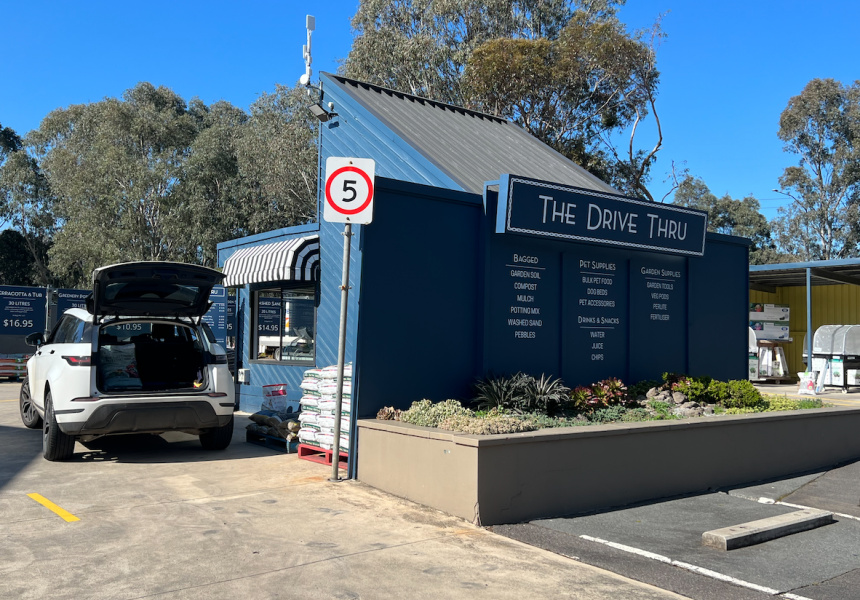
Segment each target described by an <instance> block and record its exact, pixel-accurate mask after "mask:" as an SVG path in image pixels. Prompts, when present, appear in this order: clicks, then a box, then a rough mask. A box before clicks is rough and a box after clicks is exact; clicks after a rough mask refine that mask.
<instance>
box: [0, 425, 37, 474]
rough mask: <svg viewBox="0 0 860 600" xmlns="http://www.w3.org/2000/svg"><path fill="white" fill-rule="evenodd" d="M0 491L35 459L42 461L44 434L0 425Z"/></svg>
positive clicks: (22, 427) (23, 428)
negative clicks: (0, 456) (0, 457)
mask: <svg viewBox="0 0 860 600" xmlns="http://www.w3.org/2000/svg"><path fill="white" fill-rule="evenodd" d="M0 455H2V459H0V490H2V489H3V488H4V487H6V484H8V483H9V482H10V481H11V480H12V479H13V478H14V477H15V476H16V475H17V474H18V473H20V472H21V471H22V470H23V469H24V468H25V467H26V466H27V465H29V464H30V463H31V462H33V460H35V459H39V460H41V459H42V432H41V431H39V430H35V431H34V430H32V429H26V428H25V427H24V426H23V425H22V426H20V427H9V426H6V425H0Z"/></svg>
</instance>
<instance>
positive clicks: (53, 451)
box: [42, 392, 75, 461]
mask: <svg viewBox="0 0 860 600" xmlns="http://www.w3.org/2000/svg"><path fill="white" fill-rule="evenodd" d="M74 452H75V438H74V436H71V435H67V434H65V433H63V432H62V431H61V430H60V427H59V425H57V417H56V416H55V415H54V403H53V402H52V401H51V392H45V418H44V419H43V423H42V455H43V456H44V457H45V459H47V460H51V461H54V460H66V459H68V458H71V457H72V454H74Z"/></svg>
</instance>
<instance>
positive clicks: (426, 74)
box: [344, 0, 662, 199]
mask: <svg viewBox="0 0 860 600" xmlns="http://www.w3.org/2000/svg"><path fill="white" fill-rule="evenodd" d="M621 4H623V1H618V0H593V1H588V0H525V1H516V0H491V1H490V2H481V3H478V2H474V1H473V0H445V1H441V2H437V1H430V0H363V1H362V2H361V4H360V5H359V8H358V12H357V13H356V15H355V17H354V18H353V28H354V30H355V39H354V40H353V46H352V49H351V51H350V53H349V56H348V57H347V60H346V62H345V65H344V73H345V74H346V75H347V76H349V77H354V78H356V79H361V80H364V81H368V82H370V83H375V84H378V85H382V86H384V87H389V88H393V89H397V90H401V91H404V92H407V93H411V94H416V95H419V96H425V97H429V98H432V99H434V100H438V101H442V102H448V103H452V104H457V105H462V106H466V107H470V108H474V109H477V110H481V111H484V112H489V113H492V114H495V115H499V116H503V117H505V118H508V119H511V120H514V121H516V122H518V123H520V124H521V125H523V127H525V128H526V129H527V130H528V131H529V132H530V133H531V134H532V135H534V136H535V137H537V138H538V139H540V140H542V141H544V142H545V143H547V144H549V145H550V146H552V147H554V148H556V149H557V150H559V151H560V152H562V153H563V154H565V155H566V156H568V157H569V158H571V159H572V160H574V161H575V162H577V163H578V164H580V165H582V166H584V167H586V168H587V169H589V170H590V171H592V172H593V173H594V174H596V175H597V176H599V177H601V178H603V179H605V180H607V181H609V182H610V183H612V184H614V185H615V186H616V187H617V188H618V189H620V190H622V191H624V192H625V193H629V194H632V195H636V196H644V197H647V198H649V199H653V198H652V197H651V194H650V193H649V192H648V189H647V187H646V184H647V182H648V179H649V172H650V168H651V166H652V165H653V163H654V159H655V157H656V154H657V152H658V151H659V149H660V146H661V143H662V134H661V133H660V124H659V119H658V118H657V114H656V90H657V84H658V83H659V73H658V71H657V69H656V58H655V57H656V54H655V47H656V45H657V42H658V41H659V38H660V37H661V35H662V34H661V32H660V29H659V25H655V28H654V29H653V30H652V31H650V32H645V33H640V34H635V35H631V34H629V33H627V31H626V29H625V27H624V25H623V24H622V23H621V22H620V21H619V20H618V19H617V17H616V12H617V7H618V6H619V5H621ZM649 114H650V115H652V116H653V117H654V119H655V123H656V125H657V131H658V133H657V141H656V143H655V144H654V145H653V146H652V147H650V148H649V149H647V150H645V149H641V148H638V147H637V146H636V143H635V141H634V139H635V136H636V132H637V128H638V126H639V124H640V123H641V121H642V120H643V119H644V118H646V117H647V116H648V115H649ZM621 132H626V133H627V134H629V138H628V142H627V143H626V144H624V147H623V148H622V147H620V145H619V144H618V143H617V141H618V140H619V137H618V135H619V134H620V133H621Z"/></svg>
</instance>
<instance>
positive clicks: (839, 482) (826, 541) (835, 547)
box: [493, 449, 860, 600]
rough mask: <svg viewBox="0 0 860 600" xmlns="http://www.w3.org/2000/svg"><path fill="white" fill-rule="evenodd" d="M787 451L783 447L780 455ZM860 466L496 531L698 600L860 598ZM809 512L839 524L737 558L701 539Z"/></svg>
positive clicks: (753, 548) (734, 552)
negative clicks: (824, 514) (735, 527)
mask: <svg viewBox="0 0 860 600" xmlns="http://www.w3.org/2000/svg"><path fill="white" fill-rule="evenodd" d="M774 451H778V449H774ZM858 503H860V463H852V464H848V465H842V466H839V467H837V468H834V469H831V470H828V471H822V472H818V473H807V474H804V475H801V476H798V477H793V478H786V479H782V480H778V481H772V482H766V483H761V484H757V485H752V486H746V487H739V488H735V489H729V490H720V491H714V492H712V493H707V494H700V495H696V496H689V497H684V498H675V499H668V500H663V501H658V502H653V503H648V504H642V505H639V506H632V507H627V508H621V509H618V510H609V511H604V512H600V513H596V514H589V515H580V516H573V517H569V518H559V519H543V520H537V521H532V522H531V523H525V524H519V525H506V526H501V527H494V528H493V530H494V531H495V532H496V533H499V534H502V535H507V536H510V537H511V538H513V539H519V540H521V541H524V542H527V543H530V544H534V545H536V546H539V547H542V548H546V549H550V550H553V551H555V552H558V553H560V554H564V555H568V556H576V557H577V558H579V559H580V560H582V561H583V562H586V563H589V564H592V565H595V566H601V567H604V568H607V569H611V570H613V571H615V572H616V573H619V574H623V575H626V576H628V577H632V578H635V579H638V580H640V581H643V582H648V583H651V584H653V585H656V586H659V587H661V588H664V589H669V590H673V591H675V592H678V593H680V594H683V595H685V596H688V597H690V598H695V599H697V600H720V599H724V598H732V599H735V598H737V599H750V600H753V599H763V598H773V597H779V598H787V599H791V600H802V599H805V598H808V599H811V600H847V599H858V598H860V508H858ZM802 507H812V508H819V509H823V510H828V511H832V512H834V513H835V522H834V523H832V524H830V525H825V526H823V527H819V528H817V529H813V530H810V531H805V532H801V533H795V534H792V535H788V536H785V537H781V538H779V539H775V540H771V541H768V542H765V543H762V544H757V545H754V546H749V547H746V548H738V549H735V550H730V551H728V552H727V551H723V550H717V549H714V548H709V547H705V546H703V545H702V533H704V532H705V531H708V530H712V529H717V528H722V527H728V526H733V525H739V524H742V523H748V522H750V521H755V520H758V519H763V518H767V517H771V516H774V515H778V514H785V513H788V512H792V511H795V510H798V509H799V508H802Z"/></svg>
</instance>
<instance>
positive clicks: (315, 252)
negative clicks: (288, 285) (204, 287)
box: [224, 235, 320, 287]
mask: <svg viewBox="0 0 860 600" xmlns="http://www.w3.org/2000/svg"><path fill="white" fill-rule="evenodd" d="M319 262H320V238H319V236H318V235H309V236H305V237H298V238H293V239H290V240H286V241H283V242H276V243H274V244H264V245H262V246H251V247H250V248H242V249H240V250H237V251H236V252H235V253H234V254H233V256H231V257H230V258H228V259H227V262H226V263H224V273H225V274H226V275H227V277H226V278H225V279H224V285H226V286H228V287H229V286H237V285H245V284H246V283H263V282H268V281H316V279H317V277H318V274H319Z"/></svg>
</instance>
